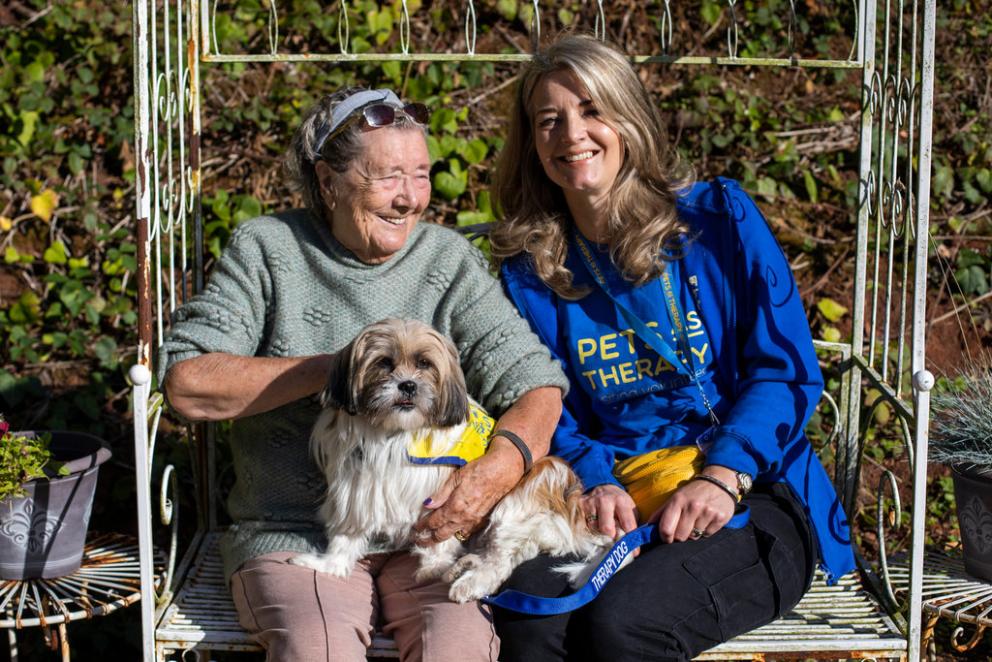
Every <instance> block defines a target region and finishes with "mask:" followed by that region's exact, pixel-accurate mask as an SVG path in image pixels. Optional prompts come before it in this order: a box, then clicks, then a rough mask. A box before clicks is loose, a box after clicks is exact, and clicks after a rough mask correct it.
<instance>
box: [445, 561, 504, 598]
mask: <svg viewBox="0 0 992 662" xmlns="http://www.w3.org/2000/svg"><path fill="white" fill-rule="evenodd" d="M502 583H503V579H502V578H501V577H499V576H498V575H496V574H495V573H493V572H490V571H489V570H487V569H486V568H485V567H477V568H472V569H470V570H466V571H465V572H463V573H462V575H461V576H460V577H458V579H456V580H455V581H454V582H453V583H452V584H451V588H450V589H449V590H448V597H449V598H450V599H451V600H452V602H460V603H465V602H472V601H474V600H478V599H480V598H482V597H484V596H487V595H492V594H493V593H495V592H496V591H497V590H499V587H500V584H502Z"/></svg>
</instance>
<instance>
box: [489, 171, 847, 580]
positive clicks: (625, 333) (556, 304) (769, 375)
mask: <svg viewBox="0 0 992 662" xmlns="http://www.w3.org/2000/svg"><path fill="white" fill-rule="evenodd" d="M678 212H679V215H680V217H681V218H682V219H683V220H684V221H685V222H686V223H687V224H688V225H689V227H690V229H691V233H690V234H691V239H690V241H689V243H688V244H687V245H686V249H685V252H684V255H683V257H682V258H680V259H679V260H677V261H674V262H672V263H670V267H669V269H668V273H669V276H670V279H671V286H672V289H671V292H672V297H673V298H674V300H675V301H677V303H678V305H679V307H680V309H681V311H682V315H683V319H684V321H685V329H686V336H687V337H688V342H689V346H690V349H691V353H692V366H693V368H694V369H695V373H696V374H697V375H698V382H699V385H698V386H697V384H695V383H693V381H692V380H690V378H689V377H688V376H687V375H684V374H683V373H681V372H679V371H677V370H675V369H674V368H673V367H672V366H671V365H670V364H669V363H668V362H667V361H665V359H664V358H662V357H661V356H660V355H659V354H658V353H656V352H655V351H654V350H653V349H651V348H650V347H648V346H647V345H646V344H645V343H644V342H642V341H641V340H640V339H639V338H638V336H637V335H636V334H635V333H634V332H633V331H632V330H631V328H630V325H629V324H628V323H627V322H626V321H625V320H624V318H623V316H622V315H621V313H620V312H619V310H618V308H617V306H616V305H615V304H614V302H613V301H612V300H610V299H609V298H608V297H607V296H606V294H604V292H603V291H602V289H601V288H600V287H599V286H598V285H596V283H595V281H594V280H593V279H592V277H591V276H590V275H589V271H588V269H587V268H586V267H585V265H584V264H583V262H582V258H581V257H580V255H579V253H578V250H577V248H576V246H575V244H574V242H573V244H572V245H571V247H570V250H569V255H568V258H567V259H566V266H567V267H568V268H569V269H570V270H571V272H572V273H573V274H574V277H575V283H576V284H577V285H587V286H589V288H590V289H591V293H590V294H589V295H587V296H586V297H584V298H582V299H581V300H579V301H568V300H565V299H562V298H560V297H558V296H557V295H556V294H555V293H554V292H553V291H552V290H550V289H549V288H548V287H547V286H545V285H544V284H543V283H542V282H541V281H540V279H539V278H538V277H537V276H536V275H535V274H534V272H533V269H532V265H531V263H530V260H529V258H528V257H527V255H526V254H521V255H518V256H516V257H514V258H513V259H511V260H508V261H507V262H505V263H504V265H503V268H502V275H503V283H504V287H505V288H506V291H507V294H508V295H509V296H510V298H511V299H512V300H513V301H514V303H516V305H517V308H518V309H519V310H520V312H521V314H522V315H523V316H524V317H525V318H526V319H527V320H528V321H529V322H530V324H531V326H532V327H533V329H534V331H535V332H536V333H537V334H538V336H539V337H540V338H541V340H543V341H544V343H545V344H546V345H547V346H548V348H549V349H550V350H551V352H552V354H553V355H554V357H555V358H556V359H557V360H558V361H560V362H561V364H562V367H563V368H564V370H565V372H566V374H568V375H569V378H570V379H571V382H572V389H571V391H570V392H569V394H568V396H567V397H566V399H565V406H564V411H563V413H562V417H561V420H560V422H559V424H558V429H557V430H556V432H555V435H554V439H553V441H552V452H553V453H555V454H556V455H558V456H560V457H563V458H565V459H566V460H568V461H569V462H570V463H571V464H572V466H573V467H574V468H575V470H576V472H577V473H578V474H579V476H580V477H581V478H582V481H583V483H584V484H585V486H586V488H587V489H588V488H592V487H595V486H596V485H601V484H604V483H616V482H617V481H616V479H615V478H614V476H613V472H612V468H613V464H614V462H615V461H617V460H622V459H625V458H628V457H631V456H634V455H639V454H641V453H644V452H647V451H649V450H653V449H657V448H662V447H667V446H674V445H679V444H691V443H694V442H695V441H696V440H697V439H698V438H700V435H703V434H704V433H707V432H708V431H709V430H710V428H711V423H710V420H709V417H708V413H707V409H706V406H705V404H704V400H703V397H702V395H701V393H700V388H702V389H703V391H704V392H705V393H706V395H707V398H708V400H709V402H710V404H711V406H712V407H713V409H714V411H715V412H716V414H717V416H718V418H719V420H720V425H719V426H718V427H717V428H716V429H715V430H712V431H711V432H710V433H709V434H707V435H706V437H705V438H706V439H707V440H708V441H710V442H711V443H710V445H709V446H708V449H707V454H706V462H707V464H715V465H721V466H724V467H729V468H731V469H734V470H737V471H745V472H747V473H749V474H751V475H752V476H755V477H756V482H759V483H760V482H781V481H784V482H786V483H787V484H788V485H789V486H790V487H791V488H792V491H793V492H794V493H795V495H796V497H797V498H798V499H799V501H800V502H801V503H802V504H803V505H804V507H805V509H806V513H807V516H808V517H809V520H810V522H811V524H812V525H813V528H814V530H815V534H816V539H817V540H818V543H819V547H820V549H819V553H820V560H821V567H822V568H823V570H824V572H825V573H826V574H827V579H828V581H830V582H834V581H836V579H837V578H838V577H840V576H841V575H844V574H846V573H847V572H849V571H850V570H852V569H853V568H854V556H853V553H852V550H851V545H850V531H849V529H848V522H847V516H846V515H845V513H844V510H843V508H842V507H841V504H840V500H839V499H838V497H837V493H836V492H835V491H834V487H833V484H832V483H831V481H830V479H829V477H828V476H827V473H826V471H825V470H824V468H823V466H822V465H821V464H820V461H819V459H818V458H817V457H816V454H815V452H814V450H813V448H812V446H811V445H810V443H809V441H808V440H807V438H806V436H805V433H804V431H803V429H804V427H805V425H806V422H807V421H808V420H809V418H810V416H811V415H812V414H813V411H814V409H815V408H816V404H817V401H818V400H819V398H820V394H821V393H822V391H823V378H822V376H821V374H820V369H819V366H818V364H817V359H816V353H815V351H814V349H813V343H812V338H811V336H810V331H809V324H808V322H807V320H806V314H805V311H804V310H803V306H802V302H801V301H800V298H799V291H798V290H797V288H796V284H795V281H794V280H793V278H792V273H791V271H790V269H789V263H788V261H787V260H786V258H785V256H784V255H783V253H782V250H781V248H780V247H779V245H778V243H777V242H776V241H775V238H774V236H773V235H772V233H771V231H770V230H769V228H768V226H767V223H766V222H765V220H764V217H763V216H762V215H761V212H760V211H759V210H758V208H757V206H756V205H755V204H754V202H753V201H752V200H751V198H750V197H749V196H748V195H747V194H746V193H745V192H744V191H743V190H742V189H741V188H740V186H739V185H738V184H737V182H735V181H733V180H727V179H718V180H716V181H714V182H707V183H699V184H696V185H694V186H693V187H691V188H690V189H689V190H687V191H685V192H684V193H683V194H682V195H681V196H680V198H679V200H678ZM590 246H591V247H592V252H593V258H594V259H595V260H596V262H597V264H598V266H599V267H600V271H601V272H602V273H603V274H604V276H605V278H606V280H607V284H608V287H609V289H610V292H611V293H612V294H613V296H614V297H615V298H616V299H617V300H618V301H620V302H622V303H623V305H624V306H626V307H627V308H628V309H630V310H632V311H633V312H634V313H635V314H636V315H637V316H638V317H640V318H641V320H643V321H644V322H645V323H647V325H648V326H657V329H658V330H659V332H661V334H662V335H663V336H667V337H668V338H669V339H671V340H672V342H671V343H670V344H671V345H673V346H676V342H675V331H674V329H673V325H672V322H671V321H670V320H671V317H670V315H669V313H668V312H667V306H666V298H665V293H664V290H663V286H662V283H661V279H654V280H653V281H651V282H648V283H646V284H644V285H642V286H639V287H633V286H632V285H631V284H630V283H629V282H627V281H625V280H624V279H623V278H622V276H621V275H620V273H619V272H618V270H617V269H616V268H615V267H613V266H612V263H611V262H610V258H609V255H608V252H607V251H606V249H605V247H601V246H596V245H594V244H590Z"/></svg>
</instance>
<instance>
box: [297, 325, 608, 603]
mask: <svg viewBox="0 0 992 662" xmlns="http://www.w3.org/2000/svg"><path fill="white" fill-rule="evenodd" d="M321 404H322V406H323V408H324V409H323V411H322V412H321V414H320V416H319V417H318V419H317V422H316V424H315V426H314V429H313V433H312V435H311V438H310V450H311V452H312V454H313V456H314V459H315V460H316V462H317V464H318V466H320V468H321V469H322V471H323V472H324V474H325V475H326V477H327V494H326V497H325V499H324V502H323V505H322V506H321V508H320V517H321V519H322V521H323V522H324V524H325V526H326V528H327V539H328V546H327V550H326V552H325V553H324V554H304V555H300V556H297V557H295V558H293V559H292V561H291V562H292V563H295V564H297V565H302V566H306V567H310V568H313V569H315V570H317V571H319V572H325V573H328V574H332V575H336V576H338V577H347V576H348V575H349V574H350V573H351V570H352V568H353V567H354V565H355V563H356V562H357V561H358V560H359V559H360V558H362V557H363V556H365V555H366V554H367V553H368V552H369V549H370V541H372V540H377V541H382V540H385V541H386V542H387V543H388V544H389V545H390V546H391V547H392V548H402V547H406V546H408V545H410V544H413V546H412V551H413V553H414V554H415V555H417V556H418V557H419V561H420V567H419V570H418V573H417V578H418V579H419V580H426V579H430V578H440V577H443V578H444V579H445V581H448V582H450V583H451V590H450V597H451V599H453V600H455V601H457V602H467V601H470V600H476V599H478V598H480V597H482V596H484V595H488V594H491V593H494V592H495V591H496V590H497V589H498V588H499V586H500V585H501V584H502V583H503V582H504V581H505V580H506V579H507V578H508V577H509V576H510V573H511V572H512V571H513V569H514V568H515V567H516V566H517V565H519V564H520V563H523V562H524V561H526V560H529V559H531V558H534V557H535V556H537V555H538V554H539V553H542V552H544V553H547V554H550V555H552V556H565V555H573V556H575V557H578V558H579V559H581V560H580V561H579V562H575V563H572V564H570V565H568V566H567V567H563V569H562V571H563V572H565V573H566V574H568V575H569V577H570V578H571V580H572V582H573V584H575V585H578V584H579V583H581V582H582V581H584V579H585V577H586V576H587V574H588V570H589V569H590V568H593V567H595V563H596V562H597V561H598V559H599V558H600V557H602V555H603V554H604V553H605V551H606V550H608V549H609V548H610V547H611V545H612V542H613V541H612V540H611V539H610V538H609V537H607V536H604V535H602V534H600V533H598V532H596V531H594V530H591V529H590V528H588V525H587V524H586V520H585V518H584V515H583V512H582V509H581V507H580V505H579V501H580V497H581V495H582V485H581V483H580V481H579V479H578V477H577V476H576V475H575V473H574V472H573V471H572V470H571V468H570V467H569V466H568V465H567V464H566V463H565V462H564V461H562V460H559V459H557V458H544V459H542V460H539V461H538V462H535V464H534V466H533V468H532V469H531V471H530V472H529V473H528V474H527V475H526V476H524V477H523V478H522V479H521V480H520V482H519V483H518V484H517V486H516V487H515V488H514V489H513V490H512V491H511V492H510V493H509V494H507V495H506V496H505V497H504V498H503V500H502V501H501V502H500V503H499V504H497V506H496V507H495V509H494V510H493V512H492V514H491V515H490V518H489V524H488V525H487V526H486V528H485V529H484V530H482V531H481V532H480V533H478V534H477V535H475V536H473V537H472V538H471V539H470V540H469V542H468V546H467V547H466V546H463V545H462V543H461V542H459V541H458V540H456V539H455V538H450V539H448V540H446V541H444V542H441V543H437V544H434V545H417V544H416V543H417V542H418V541H417V540H414V539H413V538H414V536H413V525H414V523H415V522H416V521H417V520H418V519H419V518H420V517H421V516H422V515H423V514H424V510H423V503H424V500H425V499H426V498H427V497H429V496H430V495H431V494H433V493H434V492H435V491H436V490H437V489H438V488H439V487H440V486H441V485H442V484H443V483H444V481H445V480H446V479H447V478H448V476H449V475H451V473H452V472H453V471H455V469H456V467H455V466H451V465H448V464H440V463H434V462H432V461H428V462H426V463H423V462H420V463H418V459H417V458H416V457H414V455H413V454H412V453H411V449H412V448H419V449H420V450H421V451H423V450H424V449H425V448H426V451H427V456H429V457H432V458H445V457H447V456H450V455H452V454H453V449H455V447H456V446H458V445H459V444H460V443H463V440H464V438H465V433H466V430H467V429H468V428H469V426H471V425H472V424H473V421H470V420H469V419H470V408H472V409H477V410H480V411H481V408H480V407H479V406H478V405H477V404H475V403H474V402H473V401H471V399H470V398H469V397H468V393H467V390H466V388H465V377H464V375H463V374H462V370H461V367H460V365H459V363H458V352H457V350H456V349H455V346H454V344H453V343H452V342H451V341H450V340H448V339H447V338H445V337H444V336H442V335H441V334H440V333H438V332H437V331H435V330H434V329H433V328H431V327H430V326H428V325H426V324H423V323H421V322H417V321H413V320H397V319H387V320H383V321H381V322H377V323H375V324H372V325H370V326H368V327H366V328H365V329H363V330H362V331H361V333H359V335H358V336H357V337H356V338H355V339H354V340H353V341H352V342H351V343H350V344H349V345H348V346H347V347H345V348H344V349H343V350H341V351H340V352H339V353H338V354H337V355H336V356H335V358H334V362H333V365H332V368H331V370H330V374H329V376H328V380H327V386H326V388H325V389H324V391H323V392H322V393H321ZM421 542H423V541H421Z"/></svg>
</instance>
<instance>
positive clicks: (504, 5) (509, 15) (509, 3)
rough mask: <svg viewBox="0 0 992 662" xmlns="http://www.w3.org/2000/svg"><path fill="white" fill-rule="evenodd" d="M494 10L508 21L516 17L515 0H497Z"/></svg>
mask: <svg viewBox="0 0 992 662" xmlns="http://www.w3.org/2000/svg"><path fill="white" fill-rule="evenodd" d="M496 11H498V12H499V15H500V16H502V17H503V18H505V19H506V20H508V21H512V20H513V19H515V18H516V17H517V0H497V1H496Z"/></svg>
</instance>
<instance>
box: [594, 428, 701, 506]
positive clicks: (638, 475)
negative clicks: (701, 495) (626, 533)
mask: <svg viewBox="0 0 992 662" xmlns="http://www.w3.org/2000/svg"><path fill="white" fill-rule="evenodd" d="M704 457H705V456H704V455H703V452H702V451H701V450H699V447H698V446H695V445H693V446H672V447H670V448H661V449H659V450H656V451H651V452H650V453H644V454H643V455H636V456H634V457H631V458H627V459H626V460H622V461H620V462H617V463H616V464H615V465H614V467H613V475H614V476H615V477H616V479H617V480H618V481H620V484H621V485H623V486H624V488H625V489H626V490H627V493H628V494H629V495H630V497H631V498H632V499H633V500H634V503H635V504H636V505H637V511H638V513H640V516H641V520H642V521H644V520H646V519H647V518H648V517H650V516H651V515H652V514H653V513H654V511H656V510H658V509H659V508H661V507H662V506H663V505H664V503H665V502H666V501H668V498H669V497H670V496H672V493H673V492H675V490H677V489H678V488H679V487H681V486H682V485H684V484H685V483H687V482H689V481H690V480H691V479H692V477H693V476H695V475H696V474H698V473H699V472H700V471H702V470H703V459H704Z"/></svg>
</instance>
